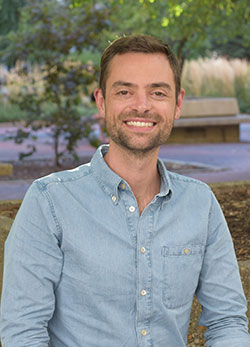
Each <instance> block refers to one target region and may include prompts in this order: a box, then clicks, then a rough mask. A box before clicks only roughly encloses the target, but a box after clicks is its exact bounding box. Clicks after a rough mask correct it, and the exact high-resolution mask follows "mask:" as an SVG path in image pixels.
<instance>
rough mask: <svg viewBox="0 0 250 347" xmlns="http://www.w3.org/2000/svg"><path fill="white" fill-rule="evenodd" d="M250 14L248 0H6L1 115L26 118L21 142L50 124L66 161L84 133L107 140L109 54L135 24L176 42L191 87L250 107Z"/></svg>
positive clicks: (0, 53)
mask: <svg viewBox="0 0 250 347" xmlns="http://www.w3.org/2000/svg"><path fill="white" fill-rule="evenodd" d="M249 15H250V7H249V4H248V1H247V0H223V1H218V0H186V1H181V0H168V1H166V0H103V1H92V0H43V1H40V0H0V122H12V121H19V122H20V121H21V123H19V124H22V127H20V128H18V129H17V131H16V133H15V134H13V133H12V135H11V136H9V139H12V140H14V141H15V143H16V144H21V143H22V142H23V141H24V140H27V139H30V140H31V141H34V143H35V140H36V139H37V135H36V134H38V133H39V131H40V130H41V129H45V128H49V129H50V136H51V138H52V139H53V149H54V156H55V162H56V163H57V164H58V165H59V163H60V158H61V157H62V156H63V155H65V153H67V154H69V155H71V156H73V157H75V158H77V152H76V147H77V143H78V142H79V140H81V139H83V138H87V139H88V140H89V142H90V143H91V144H92V145H93V146H98V145H99V144H100V143H101V142H103V138H104V137H105V136H104V135H103V134H102V133H100V131H101V132H102V130H103V129H100V127H99V128H96V127H95V125H94V123H96V122H98V115H97V114H96V112H97V111H96V108H95V104H94V102H93V99H91V93H92V92H93V90H94V88H95V87H96V86H97V81H98V73H99V60H100V56H101V53H102V51H103V50H104V48H105V47H106V46H107V45H108V43H109V42H110V41H112V40H114V39H115V38H117V37H119V36H121V35H127V34H134V33H146V34H152V35H155V36H157V37H159V38H161V39H162V40H164V41H165V42H168V43H169V44H170V46H171V47H172V48H173V49H174V51H175V53H176V54H177V57H178V59H179V62H180V66H181V71H182V86H183V87H184V88H185V90H186V96H188V97H204V96H206V97H236V98H237V100H238V105H239V109H240V113H250V98H249V94H250V64H249V59H250V46H249V37H250V27H249ZM60 141H63V142H64V145H65V146H64V149H63V150H62V149H61V148H60ZM35 150H36V149H35V144H34V145H30V146H29V150H28V151H26V153H22V154H21V156H20V158H23V157H25V156H29V155H31V154H33V153H34V152H35Z"/></svg>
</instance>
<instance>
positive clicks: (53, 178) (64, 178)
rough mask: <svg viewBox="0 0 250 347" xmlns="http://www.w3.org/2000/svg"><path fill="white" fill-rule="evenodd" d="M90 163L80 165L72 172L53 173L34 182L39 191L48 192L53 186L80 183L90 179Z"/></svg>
mask: <svg viewBox="0 0 250 347" xmlns="http://www.w3.org/2000/svg"><path fill="white" fill-rule="evenodd" d="M91 171H92V170H91V165H90V163H87V164H84V165H80V166H78V167H76V168H74V169H71V170H63V171H59V172H54V173H51V174H50V175H47V176H44V177H41V178H38V179H37V180H35V181H34V182H33V185H35V186H36V187H37V188H38V189H39V190H46V189H47V188H48V187H49V186H51V185H55V184H56V185H58V184H67V183H72V182H78V181H79V180H81V179H84V178H86V177H88V176H89V175H90V174H91Z"/></svg>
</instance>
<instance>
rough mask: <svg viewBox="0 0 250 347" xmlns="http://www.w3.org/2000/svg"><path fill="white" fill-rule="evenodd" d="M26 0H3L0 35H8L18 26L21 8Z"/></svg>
mask: <svg viewBox="0 0 250 347" xmlns="http://www.w3.org/2000/svg"><path fill="white" fill-rule="evenodd" d="M24 4H25V0H1V6H0V35H6V34H7V33H8V32H9V31H11V30H16V29H17V27H18V22H19V17H20V9H21V8H22V7H23V6H24Z"/></svg>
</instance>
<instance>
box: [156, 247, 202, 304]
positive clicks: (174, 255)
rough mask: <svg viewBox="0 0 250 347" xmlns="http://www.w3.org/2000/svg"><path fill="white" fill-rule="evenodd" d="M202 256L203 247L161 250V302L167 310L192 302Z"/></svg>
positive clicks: (164, 248) (166, 248)
mask: <svg viewBox="0 0 250 347" xmlns="http://www.w3.org/2000/svg"><path fill="white" fill-rule="evenodd" d="M203 254H204V246H203V245H185V246H170V247H163V248H162V255H163V302H164V304H165V305H166V306H167V308H170V309H173V308H178V307H180V306H183V305H185V304H187V303H188V302H190V301H192V299H193V296H194V293H195V290H196V288H197V286H198V282H199V275H200V271H201V267H202V261H203Z"/></svg>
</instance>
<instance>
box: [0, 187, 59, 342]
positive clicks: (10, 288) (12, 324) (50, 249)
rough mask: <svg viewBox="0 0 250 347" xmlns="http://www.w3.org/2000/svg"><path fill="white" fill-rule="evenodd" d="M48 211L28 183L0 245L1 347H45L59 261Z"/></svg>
mask: <svg viewBox="0 0 250 347" xmlns="http://www.w3.org/2000/svg"><path fill="white" fill-rule="evenodd" d="M59 239H60V234H59V228H58V224H57V223H56V219H55V214H54V213H53V206H52V204H49V201H48V200H47V197H46V196H45V195H44V193H43V192H42V189H41V190H39V183H34V184H33V185H32V186H31V188H30V189H29V191H28V193H27V194H26V196H25V198H24V201H23V203H22V206H21V208H20V210H19V212H18V214H17V216H16V219H15V221H14V223H13V226H12V228H11V231H10V234H9V236H8V238H7V241H6V244H5V255H4V278H3V291H2V300H1V338H2V344H3V347H28V346H32V347H45V346H48V345H49V336H48V331H47V326H48V321H49V320H50V319H51V317H52V315H53V312H54V307H55V297H54V291H55V288H56V286H57V284H58V282H59V279H60V274H61V267H62V260H63V256H62V253H61V250H60V242H59Z"/></svg>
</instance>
